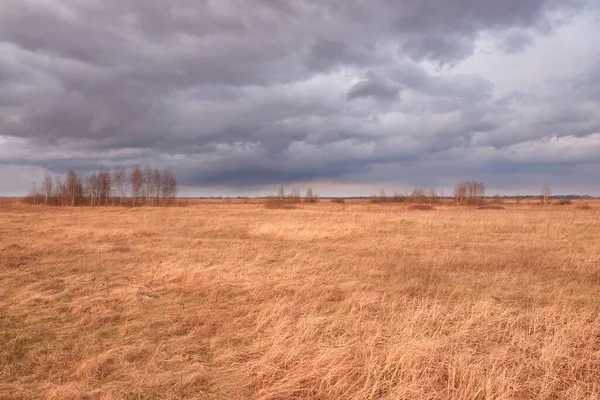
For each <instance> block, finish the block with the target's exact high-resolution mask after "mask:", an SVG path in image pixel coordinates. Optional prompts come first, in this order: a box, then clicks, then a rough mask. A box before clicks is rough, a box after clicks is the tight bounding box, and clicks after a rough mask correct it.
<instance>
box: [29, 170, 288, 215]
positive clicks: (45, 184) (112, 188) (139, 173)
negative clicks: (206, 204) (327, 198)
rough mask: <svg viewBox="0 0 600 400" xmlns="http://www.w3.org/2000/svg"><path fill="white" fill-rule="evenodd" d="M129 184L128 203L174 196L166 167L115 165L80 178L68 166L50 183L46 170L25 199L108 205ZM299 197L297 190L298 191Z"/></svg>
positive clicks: (172, 177) (166, 200)
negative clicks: (39, 183) (40, 182)
mask: <svg viewBox="0 0 600 400" xmlns="http://www.w3.org/2000/svg"><path fill="white" fill-rule="evenodd" d="M128 182H130V183H131V198H132V205H134V206H135V205H144V204H145V205H150V206H158V205H161V204H168V203H169V201H170V200H171V199H172V198H174V197H176V196H177V179H176V177H175V175H174V174H173V173H172V172H171V171H170V170H169V169H165V170H164V172H161V171H159V170H158V169H152V168H150V167H149V166H145V167H144V169H142V168H140V167H139V166H134V167H133V168H132V169H131V171H130V174H129V175H127V172H126V171H125V169H124V168H123V167H121V166H117V167H115V168H114V169H113V172H112V173H111V171H110V170H109V169H107V168H101V169H100V171H99V172H97V173H96V172H94V173H92V174H90V175H88V176H87V177H86V178H85V179H83V181H82V179H81V178H80V177H79V176H78V174H77V173H76V172H75V171H74V170H73V169H70V170H69V172H68V173H67V176H66V179H64V180H63V178H62V177H61V176H60V175H57V176H56V178H55V180H54V182H53V181H52V177H51V176H50V175H49V174H48V173H46V174H45V176H44V180H43V181H42V185H41V190H38V185H37V183H35V184H34V189H35V190H33V191H32V192H31V194H30V196H29V199H30V200H31V201H32V202H33V203H34V204H37V203H38V199H39V198H40V196H42V195H43V196H44V197H45V199H44V202H45V204H47V205H51V204H56V205H61V206H77V205H80V204H89V205H90V206H100V205H104V206H108V205H109V204H110V203H112V205H113V206H114V205H115V204H116V197H117V196H119V204H120V205H123V204H124V201H125V199H126V198H127V191H128V188H127V185H128ZM298 196H299V193H298Z"/></svg>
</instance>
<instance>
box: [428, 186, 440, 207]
mask: <svg viewBox="0 0 600 400" xmlns="http://www.w3.org/2000/svg"><path fill="white" fill-rule="evenodd" d="M427 197H428V198H429V204H432V203H437V202H438V195H437V192H436V191H435V189H430V190H429V194H428V196H427Z"/></svg>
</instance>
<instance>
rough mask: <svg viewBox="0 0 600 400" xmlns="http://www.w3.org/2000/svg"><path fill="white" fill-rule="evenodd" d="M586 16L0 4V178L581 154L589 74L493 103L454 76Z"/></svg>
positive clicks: (549, 4) (263, 178)
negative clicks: (568, 140) (570, 149)
mask: <svg viewBox="0 0 600 400" xmlns="http://www.w3.org/2000/svg"><path fill="white" fill-rule="evenodd" d="M592 5H593V2H591V1H590V2H589V4H587V3H586V2H584V1H571V2H561V1H558V0H534V1H526V2H524V1H517V0H510V1H504V2H498V1H496V0H483V1H478V2H475V3H474V2H471V1H466V0H456V1H446V2H439V1H434V0H426V1H422V0H402V1H397V2H391V1H387V0H375V1H372V2H369V3H368V4H367V3H365V2H361V1H354V0H353V1H345V2H338V1H316V0H309V1H305V2H287V1H282V0H256V1H253V2H251V3H250V2H248V3H238V2H233V1H219V2H214V1H208V0H203V1H199V2H195V3H190V2H188V1H185V0H175V1H169V2H165V1H162V0H145V1H141V0H119V1H117V0H106V1H96V0H87V1H76V0H64V1H60V2H59V1H57V0H48V1H39V0H38V1H35V0H27V1H22V0H5V1H3V2H2V5H0V164H3V165H13V166H15V165H22V166H31V167H42V168H48V169H50V170H51V171H52V172H56V173H60V172H64V171H65V170H66V169H67V168H68V167H70V166H73V167H79V168H81V169H82V170H91V169H93V168H96V167H98V166H100V165H109V164H113V163H116V162H118V163H122V164H131V163H137V162H146V161H148V162H153V163H158V164H160V165H169V166H172V167H173V168H174V169H175V170H176V172H179V174H180V176H181V180H182V182H183V183H184V184H186V185H189V186H202V185H213V186H214V185H227V186H232V187H236V186H261V185H271V184H279V183H291V182H295V181H306V180H314V179H340V180H344V179H347V180H352V179H356V180H358V181H360V180H364V181H385V180H387V179H389V176H388V175H387V174H391V175H390V176H398V175H397V172H396V171H395V169H396V168H397V166H399V165H402V166H403V167H404V168H408V169H409V170H410V169H411V168H410V167H411V166H414V168H417V167H416V166H417V165H418V166H419V167H418V170H419V171H429V169H428V168H427V167H424V166H423V165H422V164H423V163H425V162H427V163H429V164H428V165H438V164H439V162H437V161H435V158H436V157H442V156H447V157H456V158H453V159H452V160H454V162H455V163H457V165H458V164H460V163H462V162H463V161H464V155H462V154H461V155H460V156H458V155H457V154H459V153H458V152H462V151H465V152H468V151H469V149H471V150H472V151H473V152H476V151H480V150H481V149H490V148H491V149H496V151H523V150H522V149H521V148H518V150H514V149H515V147H514V146H519V145H520V144H522V143H529V142H535V141H539V140H542V139H545V138H547V137H557V138H562V137H569V136H573V137H575V138H579V139H581V140H586V138H589V137H591V136H593V135H594V134H596V133H598V131H599V129H600V123H599V122H600V121H599V117H598V116H597V113H596V112H595V107H594V106H595V105H596V104H594V102H596V103H597V102H598V100H599V99H600V94H599V93H600V89H599V88H600V86H598V83H597V82H598V81H599V80H598V76H599V75H600V73H599V72H598V71H599V69H598V65H600V60H596V61H594V60H582V62H583V61H586V62H588V61H589V67H587V69H583V70H582V71H580V74H578V75H577V76H562V75H558V76H553V77H552V79H547V80H545V81H543V82H540V85H541V86H538V87H537V88H532V87H529V88H511V89H510V90H506V89H505V88H504V87H503V86H502V85H505V86H506V85H508V84H507V83H502V82H500V85H501V86H500V87H499V86H498V82H499V80H498V79H495V78H492V77H491V75H493V74H491V73H488V72H489V70H488V71H486V70H485V69H484V68H483V67H481V68H480V69H478V68H476V67H477V66H476V67H474V68H471V69H469V68H466V67H464V68H463V67H461V65H463V64H464V63H465V62H466V61H467V60H470V59H473V58H476V57H477V55H478V52H481V51H489V52H494V51H498V49H499V51H500V52H501V54H500V55H499V56H498V57H525V56H526V54H527V52H528V51H529V49H531V48H533V47H534V46H535V41H536V38H539V37H544V36H548V35H550V34H552V32H555V31H556V30H557V29H561V27H563V26H567V25H568V24H569V23H571V21H573V20H574V19H576V18H577V17H578V16H579V15H585V13H597V12H598V11H597V9H596V8H594V7H592ZM486 35H487V37H492V38H493V41H492V42H493V43H494V46H489V47H488V48H485V49H483V50H482V49H481V46H482V43H483V39H482V37H484V36H486ZM599 49H600V48H599ZM586 65H587V64H586ZM499 68H500V67H499ZM549 68H550V66H549ZM548 76H549V77H550V76H551V74H550V73H548ZM373 100H374V101H373ZM400 100H401V101H400ZM509 149H510V150H509ZM481 151H483V150H481ZM486 151H487V150H486ZM494 154H495V153H494ZM473 162H474V163H477V162H478V163H485V160H479V159H476V160H475V161H473ZM501 162H506V163H509V162H510V160H509V161H506V160H505V161H501ZM493 165H494V168H500V167H497V166H496V164H493ZM11 168H12V167H11ZM531 168H533V167H531ZM460 171H462V170H461V168H460V167H458V166H455V167H452V161H448V164H447V165H445V166H444V173H445V174H447V176H448V177H450V176H452V179H453V177H454V175H455V174H459V172H460ZM1 173H2V172H1V170H0V174H1ZM487 173H488V174H490V176H492V175H493V174H491V172H489V171H488V172H487ZM423 174H424V172H422V173H419V174H417V175H418V177H417V178H415V180H418V179H421V180H423V181H427V179H428V178H427V177H425V176H423ZM408 175H410V174H408ZM408 175H407V176H406V177H404V178H402V179H404V181H406V182H408V183H410V182H412V178H411V179H409V178H408ZM448 179H451V178H448ZM409 181H410V182H409ZM439 182H440V183H443V179H441V180H440V181H439ZM431 183H434V182H431ZM0 190H2V188H0Z"/></svg>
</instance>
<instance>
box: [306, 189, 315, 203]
mask: <svg viewBox="0 0 600 400" xmlns="http://www.w3.org/2000/svg"><path fill="white" fill-rule="evenodd" d="M304 201H306V202H307V203H316V202H317V196H316V195H315V194H313V190H312V188H308V189H306V197H304Z"/></svg>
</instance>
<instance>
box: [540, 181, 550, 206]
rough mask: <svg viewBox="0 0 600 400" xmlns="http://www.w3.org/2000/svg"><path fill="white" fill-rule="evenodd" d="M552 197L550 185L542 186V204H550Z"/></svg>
mask: <svg viewBox="0 0 600 400" xmlns="http://www.w3.org/2000/svg"><path fill="white" fill-rule="evenodd" d="M551 197H552V188H551V187H550V186H548V185H544V186H542V190H541V198H542V204H544V205H546V204H550V198H551Z"/></svg>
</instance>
